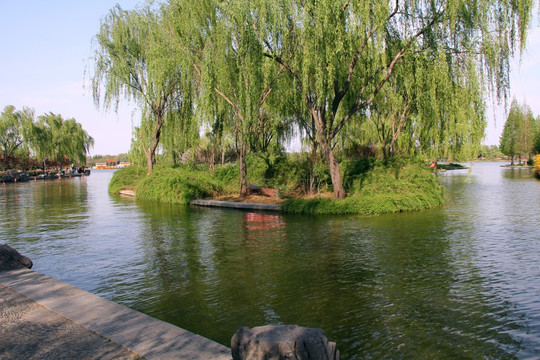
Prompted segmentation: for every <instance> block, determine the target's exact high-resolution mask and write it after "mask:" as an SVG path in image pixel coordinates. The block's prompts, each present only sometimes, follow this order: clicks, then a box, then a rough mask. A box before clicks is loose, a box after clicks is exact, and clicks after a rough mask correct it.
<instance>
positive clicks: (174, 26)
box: [169, 1, 284, 196]
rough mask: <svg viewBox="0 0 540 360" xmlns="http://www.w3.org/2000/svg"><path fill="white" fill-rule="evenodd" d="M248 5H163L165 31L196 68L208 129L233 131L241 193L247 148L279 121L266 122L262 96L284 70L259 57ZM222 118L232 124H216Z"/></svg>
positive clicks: (265, 140) (263, 143) (263, 141)
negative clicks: (166, 15) (166, 9)
mask: <svg viewBox="0 0 540 360" xmlns="http://www.w3.org/2000/svg"><path fill="white" fill-rule="evenodd" d="M251 5H252V4H251V3H250V2H243V1H230V2H214V1H203V2H201V3H196V4H195V3H193V2H192V1H173V2H171V4H170V7H169V13H170V14H171V19H170V26H171V30H170V32H169V33H170V35H171V37H176V38H177V39H178V41H177V46H178V48H179V49H182V51H184V53H185V54H186V56H188V57H190V58H191V60H192V65H193V68H194V69H195V70H196V74H197V78H198V81H199V84H200V91H201V92H200V95H201V97H200V102H199V103H198V105H200V106H201V108H202V109H203V111H204V114H205V116H206V117H207V121H208V123H210V124H212V127H213V128H216V129H224V128H227V129H231V130H232V131H233V135H234V139H235V142H236V147H237V151H238V159H239V163H240V195H241V196H245V195H247V193H248V181H247V177H248V174H247V165H246V156H247V153H248V151H249V150H250V149H252V150H253V149H254V150H263V151H264V150H267V148H268V145H269V143H270V141H271V139H272V137H273V136H274V133H275V132H276V131H277V130H279V126H280V125H281V122H279V121H271V119H274V117H273V116H274V114H272V108H271V107H270V106H268V105H267V100H268V98H269V96H270V95H271V93H272V92H273V90H274V87H275V84H276V79H277V78H278V77H279V75H280V74H282V73H283V71H284V68H283V67H277V66H276V65H275V64H274V63H273V62H272V61H269V59H268V58H266V57H264V54H263V51H262V50H263V49H262V47H261V44H260V42H259V40H258V37H257V34H256V32H255V31H254V30H253V28H252V23H253V22H254V19H253V18H252V16H253V13H252V11H251ZM186 34H189V36H188V35H186ZM186 39H188V41H185V40H186ZM224 114H232V116H231V117H229V116H223V115H224ZM223 120H225V121H226V120H232V123H230V124H216V121H223Z"/></svg>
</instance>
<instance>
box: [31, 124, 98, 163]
mask: <svg viewBox="0 0 540 360" xmlns="http://www.w3.org/2000/svg"><path fill="white" fill-rule="evenodd" d="M93 145H94V139H93V138H92V137H91V136H90V135H88V133H87V132H86V131H85V130H84V129H83V128H82V126H81V124H79V123H78V122H77V121H75V119H67V120H64V119H63V118H62V116H61V115H56V114H53V113H48V114H44V115H41V116H39V117H38V121H37V122H36V124H35V125H34V127H33V136H32V142H31V145H30V146H31V148H32V150H33V152H34V153H35V154H36V155H37V157H38V159H39V160H42V161H45V160H47V159H48V160H53V161H56V162H58V163H60V164H66V163H79V164H86V154H87V153H88V151H89V150H90V147H92V146H93Z"/></svg>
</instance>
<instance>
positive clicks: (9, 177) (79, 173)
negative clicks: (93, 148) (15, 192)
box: [0, 168, 90, 184]
mask: <svg viewBox="0 0 540 360" xmlns="http://www.w3.org/2000/svg"><path fill="white" fill-rule="evenodd" d="M84 176H90V169H83V168H79V169H77V168H74V169H65V170H60V171H57V172H45V173H42V174H39V175H30V174H28V173H27V172H26V171H16V170H7V171H6V172H5V173H4V174H2V175H0V182H1V183H2V184H6V183H16V182H26V181H38V180H55V179H65V178H72V177H84Z"/></svg>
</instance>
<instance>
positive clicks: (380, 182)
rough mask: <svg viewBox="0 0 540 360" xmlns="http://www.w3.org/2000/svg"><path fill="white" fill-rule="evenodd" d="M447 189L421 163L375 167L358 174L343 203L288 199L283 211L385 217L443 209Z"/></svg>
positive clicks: (321, 199) (378, 165) (325, 199)
mask: <svg viewBox="0 0 540 360" xmlns="http://www.w3.org/2000/svg"><path fill="white" fill-rule="evenodd" d="M444 200H445V196H444V188H443V186H442V185H441V184H440V183H439V182H438V180H437V178H436V177H435V176H433V175H432V173H431V172H430V171H429V170H428V169H427V168H426V167H425V166H424V165H422V164H417V163H408V164H390V165H383V164H374V165H373V167H372V168H370V169H369V170H367V171H365V172H363V173H361V174H360V175H357V176H356V177H355V178H353V180H352V184H351V186H350V187H349V196H348V197H347V198H346V199H344V200H333V199H328V198H321V197H319V198H313V199H301V198H300V199H289V200H287V201H286V202H285V203H284V204H283V205H282V208H283V211H285V212H288V213H298V214H363V215H368V214H383V213H395V212H402V211H418V210H423V209H428V208H434V207H438V206H441V205H442V204H443V203H444Z"/></svg>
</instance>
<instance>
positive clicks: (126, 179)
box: [109, 165, 148, 194]
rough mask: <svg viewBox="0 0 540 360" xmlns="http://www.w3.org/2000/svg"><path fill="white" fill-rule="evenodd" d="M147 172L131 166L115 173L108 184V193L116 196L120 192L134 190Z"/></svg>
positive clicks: (141, 168)
mask: <svg viewBox="0 0 540 360" xmlns="http://www.w3.org/2000/svg"><path fill="white" fill-rule="evenodd" d="M147 172H148V170H147V169H146V168H144V167H142V166H137V165H131V166H127V167H125V168H123V169H120V170H118V171H115V173H114V175H113V177H112V179H111V181H110V183H109V192H110V193H113V194H118V193H119V192H120V190H126V189H127V190H136V189H137V185H138V184H139V182H140V181H141V180H142V179H144V177H145V176H146V174H147Z"/></svg>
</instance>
